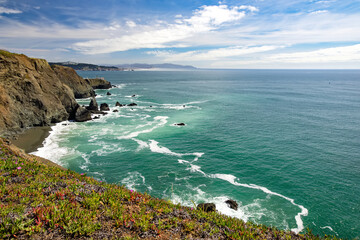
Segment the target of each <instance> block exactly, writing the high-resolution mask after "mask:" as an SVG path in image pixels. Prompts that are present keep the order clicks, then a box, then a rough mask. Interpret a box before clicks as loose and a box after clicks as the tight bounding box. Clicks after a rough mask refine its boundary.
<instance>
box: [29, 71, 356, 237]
mask: <svg viewBox="0 0 360 240" xmlns="http://www.w3.org/2000/svg"><path fill="white" fill-rule="evenodd" d="M78 73H79V74H80V75H81V76H82V77H89V78H93V77H97V76H99V77H104V78H105V79H106V80H108V81H110V82H111V83H112V84H113V85H116V86H117V87H116V88H112V89H109V90H96V93H97V97H96V100H97V102H98V103H99V105H100V104H101V103H104V102H106V103H108V104H109V106H110V108H111V111H110V112H109V114H107V115H106V116H101V117H100V118H99V119H96V120H93V121H89V122H84V123H75V122H63V123H58V124H56V125H55V126H53V127H52V132H51V134H50V136H49V137H48V138H47V139H46V140H45V142H44V146H43V147H41V148H39V149H38V150H37V151H36V152H35V154H36V155H39V156H42V157H45V158H48V159H50V160H52V161H54V162H56V163H58V164H60V165H62V166H64V167H66V168H69V169H72V170H74V171H76V172H79V173H86V174H87V175H88V176H92V177H94V178H96V179H99V180H101V181H106V182H109V183H116V184H121V185H125V186H126V187H128V188H130V189H134V190H136V191H139V192H147V193H149V194H150V195H152V196H154V197H158V198H164V199H169V200H171V201H172V202H174V203H180V204H182V205H186V206H194V204H198V203H201V202H213V203H215V204H216V208H217V210H218V211H220V212H222V213H224V214H226V215H229V216H233V217H237V218H241V219H243V220H245V221H252V222H255V223H261V224H266V225H269V226H270V225H271V226H276V227H278V228H281V229H291V230H292V231H294V232H304V231H306V229H310V230H312V232H313V233H315V234H320V235H324V234H330V235H335V236H338V237H343V238H360V220H359V219H360V71H356V70H346V71H345V70H344V71H343V70H197V71H134V72H85V71H79V72H78ZM108 91H109V92H110V93H111V95H106V93H107V92H108ZM133 95H135V96H133ZM117 101H118V102H120V103H121V104H129V103H132V102H134V103H136V104H137V106H133V107H128V106H127V107H115V103H116V102H117ZM78 102H79V103H80V104H84V105H88V104H89V102H90V100H89V99H79V100H78ZM115 109H117V110H118V112H113V110H115ZM177 123H184V124H185V126H178V125H176V124H177ZM227 199H233V200H235V201H237V202H238V204H239V209H238V210H237V211H235V210H232V209H230V208H228V207H227V205H226V203H225V201H226V200H227Z"/></svg>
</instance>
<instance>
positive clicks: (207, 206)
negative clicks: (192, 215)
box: [197, 203, 216, 212]
mask: <svg viewBox="0 0 360 240" xmlns="http://www.w3.org/2000/svg"><path fill="white" fill-rule="evenodd" d="M197 209H200V210H203V211H204V212H215V211H216V206H215V204H214V203H200V204H198V205H197Z"/></svg>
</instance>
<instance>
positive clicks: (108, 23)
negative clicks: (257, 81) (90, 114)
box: [0, 0, 360, 69]
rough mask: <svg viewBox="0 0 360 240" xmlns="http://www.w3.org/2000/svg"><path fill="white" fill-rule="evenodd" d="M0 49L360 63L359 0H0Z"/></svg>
mask: <svg viewBox="0 0 360 240" xmlns="http://www.w3.org/2000/svg"><path fill="white" fill-rule="evenodd" d="M0 49H5V50H8V51H11V52H16V53H23V54H26V55H28V56H31V57H37V58H45V59H46V60H48V61H54V62H61V61H74V62H85V63H93V64H109V65H116V64H124V63H174V64H182V65H193V66H195V67H199V68H222V69H223V68H229V69H360V0H276V1H275V0H223V1H210V0H208V1H199V0H178V1H174V0H166V1H163V0H61V1H60V0H0Z"/></svg>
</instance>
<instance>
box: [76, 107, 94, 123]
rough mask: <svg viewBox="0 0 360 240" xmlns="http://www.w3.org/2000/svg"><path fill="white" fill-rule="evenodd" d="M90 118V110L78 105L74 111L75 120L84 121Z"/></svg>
mask: <svg viewBox="0 0 360 240" xmlns="http://www.w3.org/2000/svg"><path fill="white" fill-rule="evenodd" d="M89 120H91V112H90V111H89V110H87V109H85V108H83V107H78V109H77V110H76V113H75V121H77V122H85V121H89Z"/></svg>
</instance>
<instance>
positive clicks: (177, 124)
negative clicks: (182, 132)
mask: <svg viewBox="0 0 360 240" xmlns="http://www.w3.org/2000/svg"><path fill="white" fill-rule="evenodd" d="M175 125H176V126H185V125H186V124H185V123H175Z"/></svg>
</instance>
